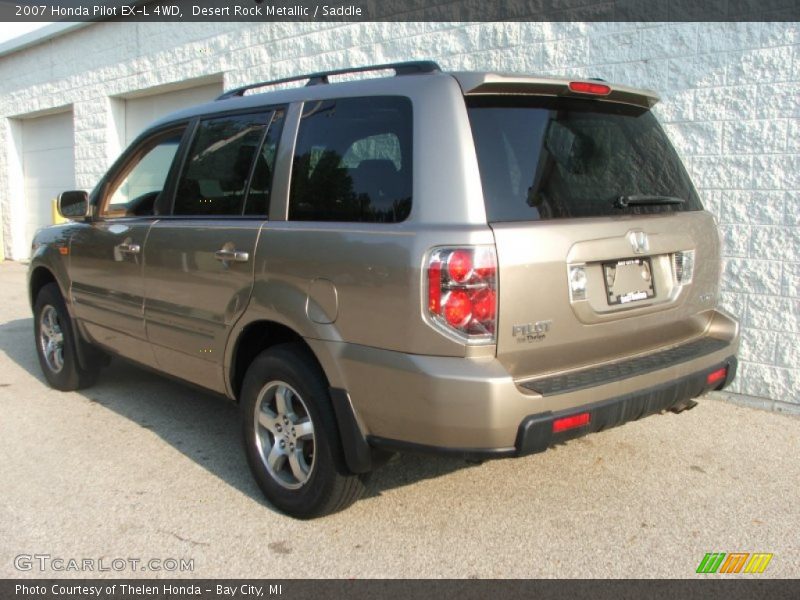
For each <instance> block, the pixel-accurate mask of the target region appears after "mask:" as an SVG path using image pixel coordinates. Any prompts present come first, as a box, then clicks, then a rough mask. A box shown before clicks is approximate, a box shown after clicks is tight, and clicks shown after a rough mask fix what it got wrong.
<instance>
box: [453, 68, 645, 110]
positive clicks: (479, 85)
mask: <svg viewBox="0 0 800 600" xmlns="http://www.w3.org/2000/svg"><path fill="white" fill-rule="evenodd" d="M451 75H452V76H453V77H455V78H456V80H457V81H458V83H459V85H460V86H461V89H462V90H463V92H464V94H465V95H469V96H473V95H542V96H565V97H572V98H586V97H591V98H594V99H596V100H600V101H605V102H620V103H623V104H632V105H634V106H641V107H642V108H648V109H649V108H652V107H653V106H655V104H656V103H657V102H658V101H659V97H658V94H656V93H655V92H653V91H651V90H644V89H639V88H632V87H628V86H624V85H614V84H604V85H603V86H602V87H607V88H609V91H608V93H605V94H602V95H596V94H591V93H590V94H587V93H583V92H580V91H575V90H576V89H580V88H581V87H582V86H575V85H570V84H575V83H578V82H580V83H585V84H596V83H597V82H598V81H602V80H598V79H563V78H555V77H528V76H525V75H501V74H497V73H471V72H464V73H451Z"/></svg>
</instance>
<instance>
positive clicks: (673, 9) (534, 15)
mask: <svg viewBox="0 0 800 600" xmlns="http://www.w3.org/2000/svg"><path fill="white" fill-rule="evenodd" d="M0 20H2V21H7V22H14V21H102V20H112V21H138V22H143V21H175V22H180V21H187V22H189V21H195V22H198V21H207V22H208V21H212V22H213V21H239V22H246V23H257V22H270V21H306V22H326V21H398V22H401V21H644V22H653V21H799V20H800V1H798V0H505V1H503V0H322V1H318V0H285V1H284V0H155V1H149V0H144V1H136V0H104V1H100V2H97V1H92V0H0Z"/></svg>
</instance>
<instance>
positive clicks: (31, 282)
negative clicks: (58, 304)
mask: <svg viewBox="0 0 800 600" xmlns="http://www.w3.org/2000/svg"><path fill="white" fill-rule="evenodd" d="M49 283H55V284H56V285H58V289H59V290H60V291H61V295H62V296H64V290H62V289H61V285H59V283H58V279H56V276H55V275H54V274H53V272H52V271H51V270H50V269H49V268H47V267H45V266H44V265H38V266H36V267H34V268H33V270H32V271H31V274H30V277H29V278H28V300H29V302H30V305H31V308H33V305H34V304H35V303H36V297H37V296H38V295H39V292H40V291H41V290H42V288H43V287H44V286H46V285H47V284H49Z"/></svg>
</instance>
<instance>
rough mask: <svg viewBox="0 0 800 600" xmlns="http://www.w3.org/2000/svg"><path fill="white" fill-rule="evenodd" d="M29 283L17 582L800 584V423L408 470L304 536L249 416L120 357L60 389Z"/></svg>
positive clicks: (6, 463)
mask: <svg viewBox="0 0 800 600" xmlns="http://www.w3.org/2000/svg"><path fill="white" fill-rule="evenodd" d="M25 271H26V267H25V266H24V265H20V264H16V263H10V262H6V263H2V264H0V290H1V291H0V299H1V301H0V577H86V576H89V577H96V576H104V577H162V576H171V577H172V576H178V577H191V576H193V577H202V578H216V577H266V578H286V577H292V578H304V577H314V578H317V577H337V578H338V577H345V578H373V577H412V578H418V577H458V578H462V577H463V578H468V577H480V578H487V577H491V578H494V577H500V578H505V577H515V578H530V577H581V578H593V577H616V578H620V577H622V578H627V577H669V578H693V577H698V575H696V574H695V570H696V568H697V566H698V564H699V563H700V561H701V560H702V559H703V556H704V555H705V554H706V553H708V552H728V553H730V552H768V553H772V554H773V558H772V561H771V562H770V564H769V565H768V568H767V570H766V571H765V572H764V574H763V575H760V577H798V575H800V535H798V526H799V525H800V501H799V499H800V419H799V418H797V417H795V416H789V415H785V414H777V413H770V412H765V411H760V410H755V409H751V408H744V407H740V406H735V405H733V404H731V403H728V402H722V401H720V400H719V399H715V398H711V397H705V398H702V399H701V400H700V404H699V406H698V407H697V408H695V409H694V410H691V411H687V412H684V413H682V414H679V415H674V414H671V413H667V414H665V415H658V416H653V417H649V418H647V419H643V420H641V421H638V422H634V423H629V424H627V425H625V426H623V427H619V428H616V429H613V430H609V431H606V432H602V433H599V434H595V435H593V436H590V437H586V438H582V439H579V440H574V441H571V442H569V443H567V444H564V445H561V446H558V447H556V448H554V449H551V450H549V451H548V452H546V453H544V454H538V455H534V456H530V457H526V458H522V459H511V460H501V461H490V462H485V463H483V464H481V465H470V464H467V463H465V462H463V461H459V460H455V459H449V458H440V457H430V456H416V455H400V456H397V457H395V458H394V459H393V460H392V461H391V462H389V463H388V464H387V465H386V466H384V467H383V468H382V469H380V470H379V471H377V472H376V473H374V474H373V476H372V479H371V481H370V485H369V489H368V494H367V496H366V497H365V498H364V499H362V500H360V501H359V502H357V503H356V504H355V505H354V506H352V507H351V508H349V509H348V510H346V511H344V512H341V513H338V514H336V515H332V516H329V517H326V518H323V519H318V520H314V521H307V522H302V521H296V520H293V519H291V518H288V517H285V516H283V515H281V514H280V513H277V512H276V511H274V510H273V509H272V508H271V507H270V506H269V504H268V503H267V502H266V501H265V500H264V499H263V497H262V496H261V494H260V492H259V490H258V488H257V487H256V485H255V483H254V482H253V480H252V479H251V477H250V474H249V472H248V468H247V464H246V462H245V458H244V454H243V452H242V449H241V443H240V439H239V421H238V418H239V417H238V412H237V407H236V406H235V405H234V404H232V403H230V402H228V401H226V400H224V399H221V398H219V397H217V396H214V395H212V394H206V393H203V392H199V391H197V390H196V389H192V388H189V387H185V386H183V385H181V384H180V383H177V382H175V381H172V380H169V379H166V378H164V377H161V376H159V375H157V374H154V373H151V372H148V371H144V370H142V369H139V368H137V367H135V366H131V365H129V364H125V363H124V362H122V361H120V360H115V361H114V362H113V363H112V365H111V366H110V367H109V368H108V369H106V370H105V371H104V372H103V374H102V376H101V378H100V380H99V381H98V383H97V385H95V386H94V387H92V388H90V389H87V390H83V391H80V392H74V393H61V392H57V391H55V390H52V389H50V388H49V387H48V386H47V384H46V383H45V381H44V378H43V376H42V374H41V372H40V370H39V365H38V362H37V360H36V355H35V351H34V343H33V322H32V318H31V313H30V308H29V306H28V302H27V296H26V291H25V279H26V278H25ZM42 556H45V557H47V558H41V557H42ZM19 557H22V558H19ZM26 557H27V558H26ZM37 557H38V558H37ZM58 560H60V561H61V562H55V561H58ZM70 560H74V561H75V562H74V563H70V562H69V561H70ZM85 560H89V561H93V562H92V563H91V564H92V565H93V567H94V569H95V570H94V571H89V572H81V571H73V570H63V571H59V570H53V568H54V566H56V567H61V568H62V569H67V568H69V567H70V566H78V567H79V568H80V565H87V564H89V563H85V562H84V561H85ZM115 560H116V561H117V562H116V563H114V562H113V561H115ZM181 560H183V561H184V568H185V569H187V570H186V571H181V570H180V568H181V565H180V561H181ZM120 561H124V562H120ZM153 561H156V562H153ZM172 561H174V562H172ZM190 561H191V562H190ZM123 564H124V568H122V569H121V570H119V571H117V570H115V569H116V568H117V567H122V566H123ZM148 565H149V567H150V568H148ZM42 566H45V567H46V568H45V570H44V571H42V570H41V567H42ZM142 567H144V568H145V569H147V570H142ZM190 567H191V568H192V569H193V570H191V571H190V570H188V569H189V568H190ZM99 568H107V569H109V570H105V571H98V569H99ZM159 568H160V569H161V570H155V569H159ZM168 568H169V569H171V568H176V569H177V570H175V571H171V570H165V569H168ZM703 577H712V576H709V575H705V576H703ZM726 577H731V576H726Z"/></svg>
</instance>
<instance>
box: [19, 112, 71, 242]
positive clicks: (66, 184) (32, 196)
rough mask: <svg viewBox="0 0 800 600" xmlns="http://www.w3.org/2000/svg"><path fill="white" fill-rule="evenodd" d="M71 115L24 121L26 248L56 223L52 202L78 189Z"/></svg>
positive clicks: (23, 158) (66, 113) (23, 154)
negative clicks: (47, 227) (41, 230)
mask: <svg viewBox="0 0 800 600" xmlns="http://www.w3.org/2000/svg"><path fill="white" fill-rule="evenodd" d="M74 145H75V144H74V135H73V127H72V112H65V113H59V114H57V115H48V116H46V117H36V118H33V119H24V120H23V121H22V172H23V177H24V180H23V182H24V186H25V188H24V189H25V212H26V223H25V248H26V249H27V250H29V249H30V247H31V240H32V239H33V234H34V233H36V230H37V229H39V228H40V227H44V226H45V225H51V224H52V222H53V218H52V217H53V212H52V206H53V198H56V197H57V196H58V194H60V193H61V192H63V191H64V190H72V189H75V161H74V154H73V147H74Z"/></svg>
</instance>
